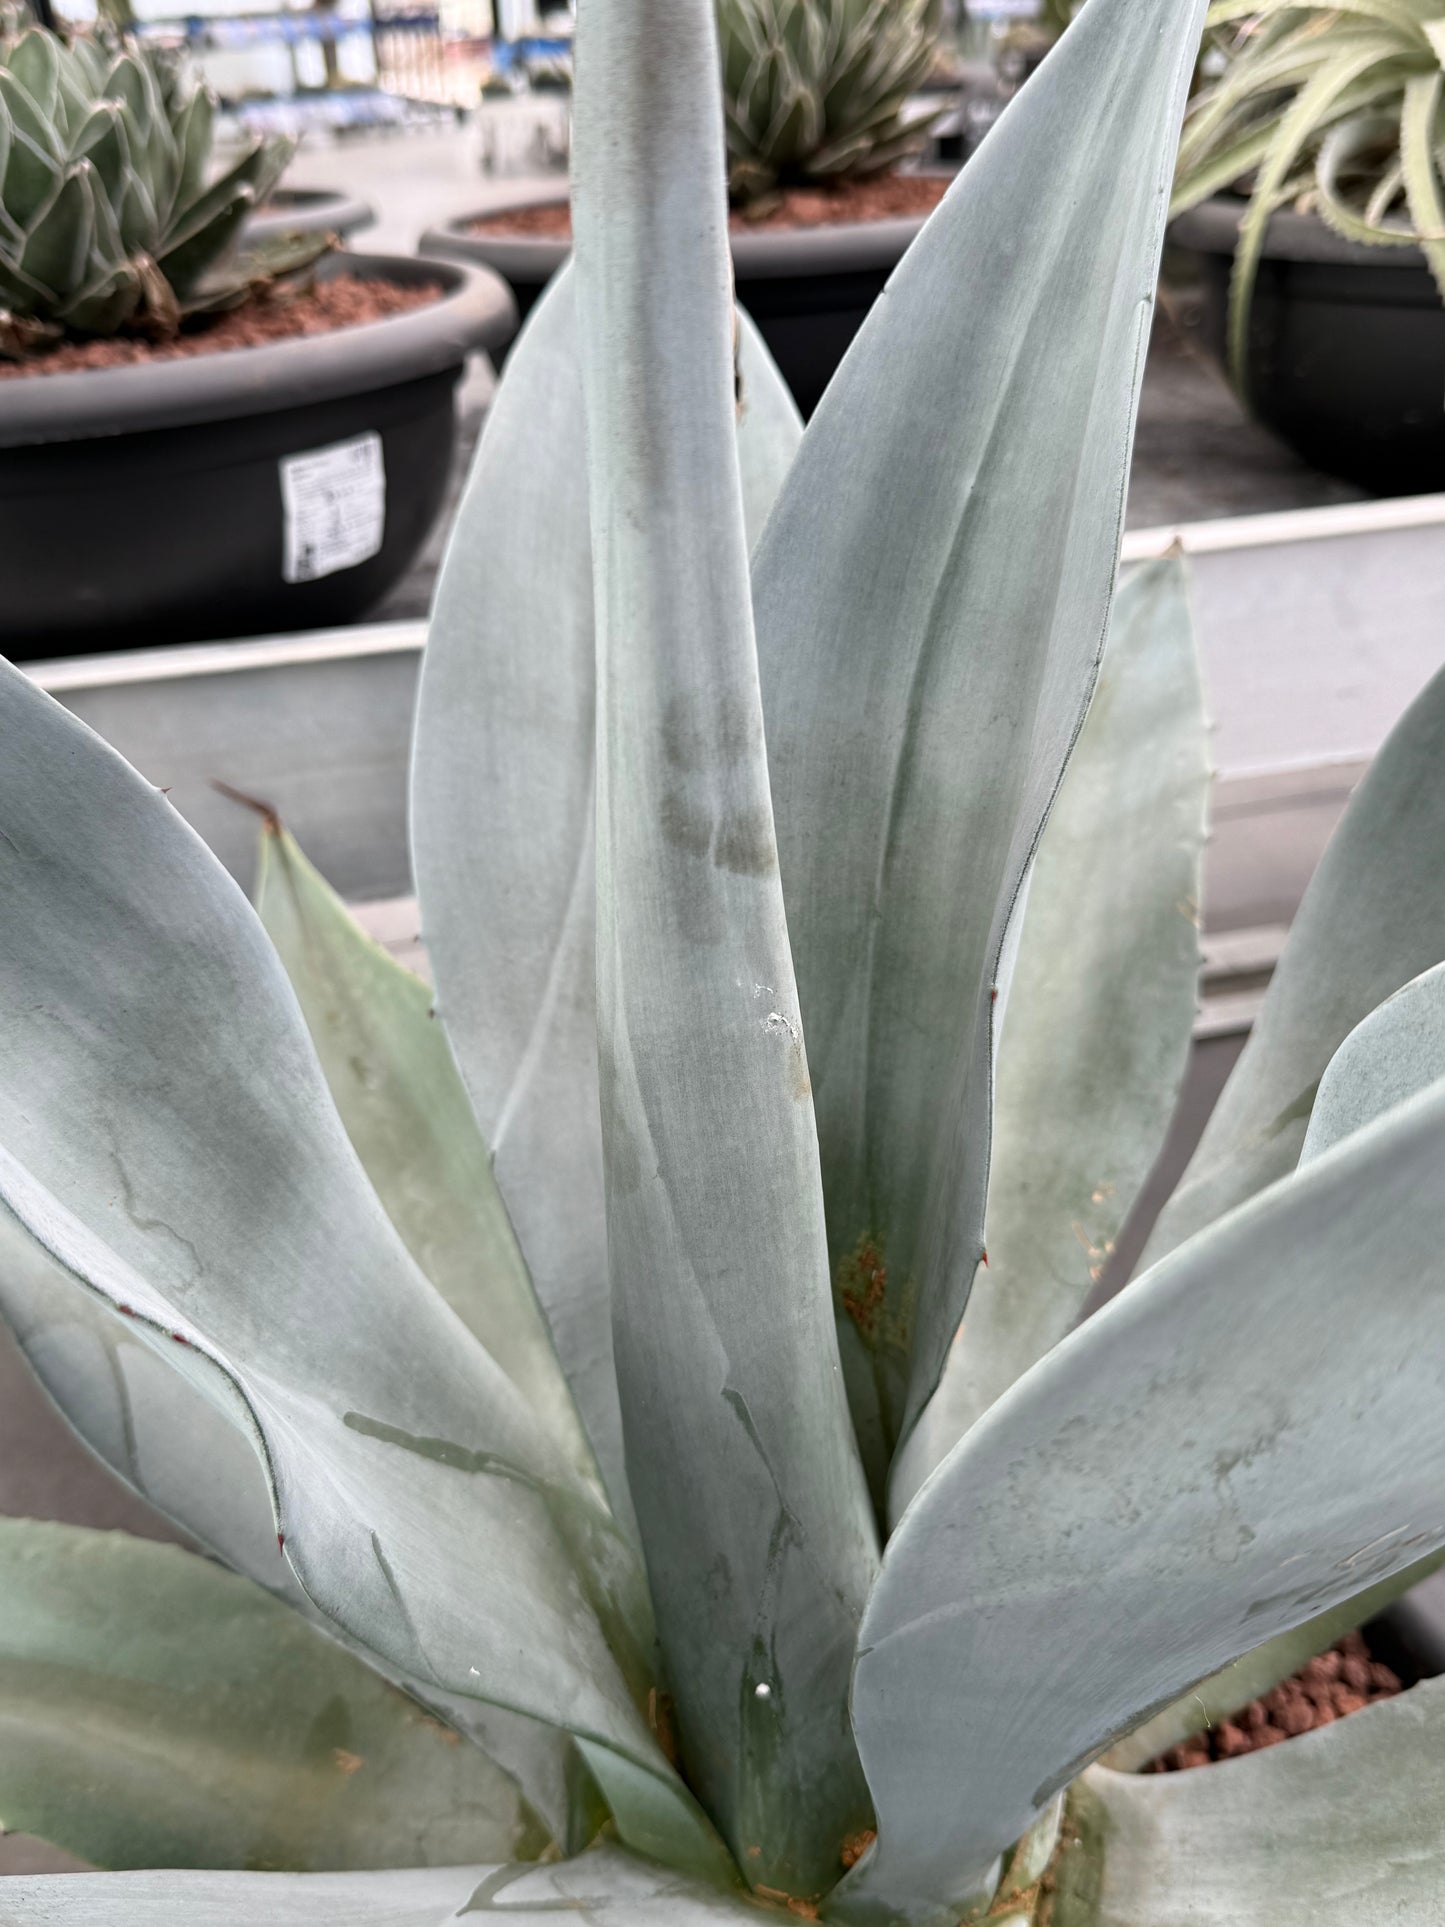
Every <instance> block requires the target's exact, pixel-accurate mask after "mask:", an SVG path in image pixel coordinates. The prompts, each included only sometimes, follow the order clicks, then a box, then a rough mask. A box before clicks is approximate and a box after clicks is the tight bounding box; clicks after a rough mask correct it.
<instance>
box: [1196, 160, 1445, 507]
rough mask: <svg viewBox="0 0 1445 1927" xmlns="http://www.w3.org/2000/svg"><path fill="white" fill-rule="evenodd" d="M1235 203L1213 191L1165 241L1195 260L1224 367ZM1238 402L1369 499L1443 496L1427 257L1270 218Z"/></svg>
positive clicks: (1308, 222) (1286, 213)
mask: <svg viewBox="0 0 1445 1927" xmlns="http://www.w3.org/2000/svg"><path fill="white" fill-rule="evenodd" d="M1246 207H1247V203H1246V202H1244V201H1242V200H1238V199H1235V198H1233V197H1229V196H1223V195H1221V196H1219V197H1217V198H1216V199H1214V200H1212V201H1206V202H1205V203H1204V204H1203V205H1202V206H1201V207H1197V208H1195V209H1193V210H1192V211H1191V212H1190V213H1188V214H1184V215H1181V216H1180V218H1179V219H1178V220H1177V221H1175V222H1174V224H1173V226H1172V227H1171V229H1170V235H1169V238H1170V240H1171V242H1172V243H1173V244H1174V245H1176V246H1177V247H1179V248H1182V249H1185V250H1187V251H1188V252H1190V253H1191V254H1193V255H1195V256H1196V257H1197V258H1198V261H1199V266H1200V270H1201V274H1202V279H1203V286H1204V293H1205V310H1204V317H1203V324H1204V332H1205V339H1206V341H1207V343H1208V345H1209V347H1210V349H1211V351H1212V352H1213V353H1214V354H1215V355H1217V356H1218V358H1219V360H1220V362H1221V364H1223V363H1224V362H1225V358H1226V345H1225V334H1226V310H1227V303H1228V293H1229V276H1230V270H1231V267H1232V265H1233V260H1234V250H1235V245H1236V243H1237V240H1238V236H1239V223H1240V220H1241V218H1242V216H1243V215H1244V213H1245V210H1246ZM1243 400H1244V401H1245V403H1246V405H1247V406H1248V408H1249V410H1250V412H1251V413H1252V414H1253V415H1255V416H1256V417H1257V418H1258V419H1259V420H1260V421H1261V422H1262V423H1263V424H1264V425H1265V427H1266V428H1269V429H1272V430H1273V431H1274V433H1275V434H1276V435H1278V436H1279V437H1280V439H1281V440H1282V441H1284V442H1287V443H1288V444H1289V446H1290V447H1291V448H1292V449H1294V450H1295V452H1296V453H1297V454H1299V455H1302V456H1303V457H1304V459H1305V460H1306V461H1307V462H1312V463H1313V464H1314V466H1315V467H1316V468H1321V469H1324V470H1325V471H1326V473H1328V474H1331V475H1339V476H1342V477H1344V479H1345V480H1346V481H1350V482H1353V483H1355V484H1356V485H1357V486H1358V487H1360V488H1364V489H1368V490H1370V491H1371V493H1373V494H1377V495H1419V494H1427V493H1431V492H1433V491H1435V490H1437V489H1442V488H1445V308H1442V306H1441V301H1440V294H1439V291H1438V290H1437V288H1436V286H1435V283H1434V281H1433V280H1432V278H1431V275H1430V271H1429V269H1428V268H1427V267H1426V265H1425V257H1424V255H1423V254H1421V252H1420V251H1419V250H1418V249H1417V248H1405V247H1399V248H1396V247H1378V248H1376V247H1364V246H1361V245H1360V244H1359V243H1357V242H1353V241H1346V240H1344V239H1343V238H1342V237H1341V236H1339V235H1337V234H1335V233H1334V232H1333V231H1332V230H1331V229H1330V228H1327V227H1326V226H1325V224H1324V222H1323V221H1321V220H1320V219H1319V218H1318V217H1317V216H1315V215H1313V214H1297V213H1294V212H1293V211H1291V210H1282V211H1281V212H1280V213H1278V214H1276V215H1275V216H1274V217H1273V219H1272V220H1271V221H1270V224H1269V229H1268V234H1267V238H1266V242H1265V250H1264V256H1263V259H1262V260H1261V262H1260V266H1259V277H1258V281H1257V283H1256V287H1255V293H1254V303H1253V308H1252V312H1251V317H1250V327H1249V352H1248V359H1247V367H1246V376H1245V392H1244V395H1243Z"/></svg>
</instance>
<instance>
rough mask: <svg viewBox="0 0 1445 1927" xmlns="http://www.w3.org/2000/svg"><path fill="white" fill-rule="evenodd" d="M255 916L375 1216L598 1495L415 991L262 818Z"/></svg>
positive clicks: (428, 1009)
mask: <svg viewBox="0 0 1445 1927" xmlns="http://www.w3.org/2000/svg"><path fill="white" fill-rule="evenodd" d="M256 910H257V914H258V915H259V916H260V919H261V921H262V923H263V924H264V925H265V926H266V934H267V935H268V936H269V937H270V939H271V941H272V943H274V944H275V946H276V951H277V955H278V956H279V957H280V959H281V961H282V963H283V964H284V965H285V966H286V974H287V975H288V976H289V977H290V979H291V987H292V989H293V990H294V991H295V992H296V996H297V1001H298V1002H299V1003H300V1005H301V1014H302V1015H303V1016H304V1017H305V1019H306V1023H307V1028H308V1029H309V1030H310V1032H311V1041H312V1042H313V1043H314V1044H315V1046H316V1051H317V1055H318V1056H319V1057H320V1059H321V1068H322V1070H323V1071H324V1072H325V1074H326V1081H327V1084H328V1085H329V1087H330V1090H331V1095H332V1097H333V1098H334V1099H335V1101H336V1108H337V1111H338V1113H339V1114H340V1117H341V1121H342V1123H343V1124H344V1125H345V1126H346V1133H347V1136H348V1137H349V1138H350V1139H351V1142H352V1144H353V1146H354V1147H355V1150H356V1154H357V1156H358V1157H359V1158H360V1159H361V1162H362V1164H363V1165H364V1166H365V1168H366V1174H367V1176H368V1177H369V1178H370V1179H371V1182H372V1184H373V1185H374V1186H375V1187H376V1194H377V1196H378V1197H379V1198H380V1199H381V1202H382V1203H383V1204H384V1205H385V1206H386V1210H387V1215H388V1217H390V1219H391V1221H392V1223H393V1224H394V1225H395V1226H396V1228H397V1230H398V1231H399V1232H400V1233H401V1235H402V1238H403V1240H404V1241H405V1243H406V1247H407V1249H408V1251H410V1253H411V1255H412V1257H413V1258H415V1259H416V1261H417V1263H418V1264H419V1265H420V1266H421V1268H422V1270H423V1271H424V1272H425V1273H426V1275H427V1277H428V1278H430V1279H431V1281H432V1283H433V1284H434V1285H435V1286H436V1288H437V1290H438V1291H439V1292H440V1293H441V1295H442V1297H443V1298H445V1299H446V1301H447V1303H448V1304H449V1305H450V1306H451V1308H452V1310H453V1311H454V1312H455V1313H456V1314H457V1316H458V1317H459V1318H460V1319H461V1321H462V1323H463V1324H464V1325H465V1326H466V1327H467V1329H468V1330H469V1331H472V1332H475V1334H476V1335H477V1337H478V1338H479V1339H481V1341H482V1343H483V1344H484V1345H485V1346H486V1348H487V1350H488V1351H489V1352H490V1353H491V1355H492V1357H493V1358H495V1359H496V1361H497V1363H498V1364H499V1365H500V1366H501V1367H502V1370H503V1371H504V1372H506V1374H507V1376H508V1377H509V1378H510V1379H511V1380H512V1382H513V1384H514V1385H516V1387H517V1389H518V1390H519V1391H520V1392H522V1393H523V1394H524V1396H525V1397H526V1398H527V1400H528V1402H529V1404H530V1405H531V1406H532V1409H533V1410H534V1411H535V1412H536V1413H537V1414H538V1415H539V1417H540V1418H541V1419H542V1420H543V1421H544V1422H545V1424H546V1425H547V1427H548V1428H549V1430H550V1431H551V1433H552V1435H553V1437H554V1438H556V1440H557V1441H558V1443H559V1445H560V1446H561V1448H562V1450H563V1451H564V1452H565V1453H566V1455H567V1457H568V1459H569V1460H570V1461H571V1463H572V1465H573V1466H574V1467H575V1468H576V1470H577V1471H578V1473H579V1474H580V1476H581V1477H582V1478H583V1479H584V1480H586V1481H588V1482H589V1483H591V1484H592V1485H593V1486H594V1487H595V1488H596V1490H597V1492H598V1496H599V1497H600V1496H601V1490H602V1488H601V1480H600V1476H599V1474H598V1471H597V1462H596V1460H595V1459H594V1458H593V1456H592V1451H591V1447H590V1446H589V1445H588V1443H587V1439H586V1436H585V1434H584V1432H583V1430H582V1425H581V1421H580V1419H579V1418H578V1416H577V1408H576V1406H575V1405H574V1404H573V1403H572V1395H571V1393H570V1391H569V1390H568V1388H567V1381H566V1379H565V1378H564V1377H563V1375H562V1370H561V1367H560V1366H559V1365H558V1363H557V1354H556V1352H555V1350H554V1349H553V1345H552V1335H551V1333H550V1331H549V1330H548V1328H547V1322H546V1319H545V1318H544V1317H543V1315H542V1310H541V1307H540V1306H539V1305H538V1303H537V1299H536V1294H535V1293H534V1292H533V1290H532V1281H531V1279H530V1278H529V1277H528V1276H527V1267H526V1265H525V1263H524V1262H523V1259H522V1254H521V1252H520V1250H519V1249H518V1247H517V1240H516V1237H515V1236H514V1234H513V1231H512V1227H511V1224H510V1222H509V1220H508V1218H507V1211H506V1206H505V1205H504V1204H503V1203H502V1199H501V1194H500V1193H499V1192H498V1190H497V1184H496V1179H495V1178H494V1177H493V1175H492V1162H491V1157H490V1154H489V1153H488V1150H487V1147H486V1145H485V1143H484V1142H483V1141H482V1136H481V1133H480V1132H479V1131H478V1129H477V1126H476V1120H475V1119H474V1118H473V1116H472V1110H471V1106H470V1104H469V1103H468V1101H467V1094H466V1091H465V1089H464V1087H463V1085H462V1081H461V1079H460V1077H459V1076H458V1075H457V1070H456V1065H455V1064H454V1063H453V1061H452V1055H451V1052H450V1051H449V1050H448V1048H447V1041H446V1038H445V1037H444V1036H443V1034H442V1032H441V1029H440V1027H439V1025H438V1024H437V1023H436V1021H435V1018H434V1013H433V1009H432V994H431V990H430V988H429V986H428V985H426V984H424V983H423V982H422V980H421V979H420V978H419V977H417V976H414V975H413V974H412V972H411V971H409V970H407V969H404V968H403V966H402V965H401V964H399V963H397V962H396V960H395V958H393V957H391V956H389V955H388V954H387V952H386V951H385V950H383V949H382V947H381V945H380V944H379V943H375V942H373V940H372V939H371V938H370V937H368V936H367V934H366V932H365V931H364V930H363V929H362V928H361V927H360V925H359V924H358V923H357V922H356V920H355V919H354V918H353V917H352V916H351V915H350V913H349V912H348V910H347V908H346V906H345V904H344V903H343V902H342V901H341V899H340V897H338V896H337V895H336V893H335V891H334V890H332V889H331V887H330V886H329V885H328V884H327V883H326V881H325V879H324V878H323V877H321V876H320V875H319V874H318V872H317V871H316V870H315V869H314V868H313V867H312V865H311V864H310V863H308V862H307V860H306V857H305V856H304V855H303V854H302V851H301V849H300V846H299V845H298V844H297V842H296V839H295V838H294V837H293V836H291V835H290V834H289V832H288V831H286V830H285V829H283V828H282V826H281V825H280V823H278V822H277V821H276V820H275V818H274V817H272V818H270V819H269V820H268V821H267V823H266V826H265V827H264V828H263V830H262V833H261V861H260V868H259V870H258V873H257V880H256Z"/></svg>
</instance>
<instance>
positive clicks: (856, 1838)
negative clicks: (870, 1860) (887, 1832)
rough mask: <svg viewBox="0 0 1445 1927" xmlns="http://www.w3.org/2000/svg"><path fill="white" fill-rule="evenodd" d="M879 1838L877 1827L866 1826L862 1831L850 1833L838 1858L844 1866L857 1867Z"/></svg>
mask: <svg viewBox="0 0 1445 1927" xmlns="http://www.w3.org/2000/svg"><path fill="white" fill-rule="evenodd" d="M877 1838H878V1829H877V1828H876V1827H866V1828H865V1829H864V1830H863V1832H862V1833H850V1834H849V1835H848V1838H847V1839H846V1840H845V1841H844V1842H843V1845H842V1847H841V1848H840V1849H839V1852H838V1858H839V1860H840V1861H841V1862H842V1863H843V1866H844V1868H845V1869H846V1868H852V1867H856V1866H857V1864H858V1862H859V1861H860V1860H861V1859H862V1858H863V1856H864V1854H865V1853H867V1851H868V1849H869V1848H870V1847H871V1846H872V1845H873V1842H874V1841H875V1840H876V1839H877Z"/></svg>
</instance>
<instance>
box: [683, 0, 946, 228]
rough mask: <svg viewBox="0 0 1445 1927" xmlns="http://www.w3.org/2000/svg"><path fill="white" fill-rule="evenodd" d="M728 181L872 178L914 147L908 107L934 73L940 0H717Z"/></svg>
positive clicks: (917, 132)
mask: <svg viewBox="0 0 1445 1927" xmlns="http://www.w3.org/2000/svg"><path fill="white" fill-rule="evenodd" d="M717 18H718V35H719V39H720V41H721V48H722V61H723V93H724V100H725V105H726V113H727V147H728V167H729V182H730V185H731V188H732V193H733V196H734V198H735V199H737V200H742V201H747V200H752V199H755V198H757V197H758V196H759V195H762V194H766V193H768V192H769V191H770V190H772V189H775V188H776V187H777V186H778V184H779V183H780V182H786V181H800V180H801V181H833V180H839V179H842V178H844V177H846V176H850V175H859V174H877V173H881V172H882V171H883V170H884V169H885V168H889V167H892V166H893V165H894V163H895V162H897V161H900V160H902V159H904V158H905V157H906V156H907V155H909V154H913V153H916V152H917V151H918V149H919V148H920V147H921V146H922V145H923V142H924V139H925V138H926V135H927V131H928V124H929V123H928V121H927V120H926V119H924V120H918V119H914V120H909V119H908V117H907V116H906V114H905V111H904V110H905V108H906V107H907V104H908V100H909V98H910V96H911V95H913V94H914V93H916V92H917V90H918V87H919V85H920V84H921V83H922V81H923V80H924V79H925V78H926V77H927V75H928V74H929V72H930V71H931V69H932V67H933V63H934V60H935V58H936V56H937V52H938V41H939V34H940V31H941V28H942V8H941V4H940V0H718V9H717Z"/></svg>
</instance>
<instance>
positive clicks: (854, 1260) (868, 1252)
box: [838, 1236, 888, 1350]
mask: <svg viewBox="0 0 1445 1927" xmlns="http://www.w3.org/2000/svg"><path fill="white" fill-rule="evenodd" d="M838 1298H839V1301H840V1303H841V1304H842V1307H843V1309H844V1311H845V1312H847V1314H848V1316H849V1317H850V1318H851V1319H852V1320H853V1323H854V1324H855V1325H856V1326H857V1327H858V1332H859V1335H860V1336H861V1338H862V1340H863V1342H864V1344H865V1345H867V1346H868V1347H869V1349H870V1350H871V1349H872V1348H873V1347H874V1346H875V1345H876V1344H877V1342H878V1335H879V1327H880V1325H881V1323H882V1320H883V1316H884V1312H885V1310H886V1308H887V1301H888V1266H887V1265H886V1263H885V1262H884V1259H883V1252H882V1248H881V1247H880V1246H879V1245H876V1244H875V1243H874V1242H873V1240H872V1239H871V1238H869V1237H867V1236H864V1237H862V1238H860V1239H859V1240H858V1244H857V1247H856V1249H855V1250H854V1252H853V1255H852V1257H851V1258H845V1259H844V1260H843V1262H842V1264H841V1265H839V1267H838Z"/></svg>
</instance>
